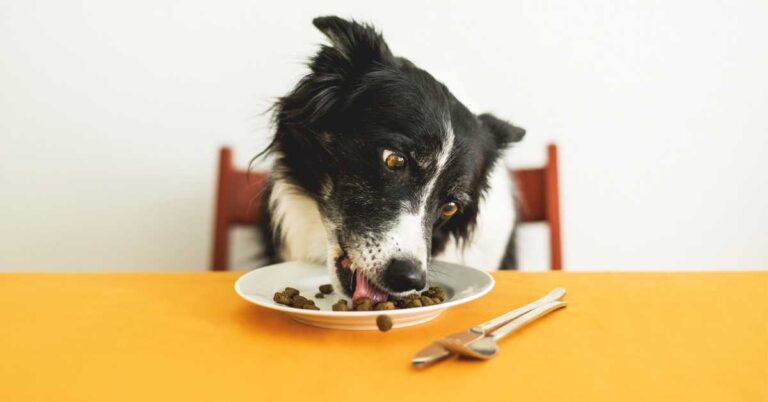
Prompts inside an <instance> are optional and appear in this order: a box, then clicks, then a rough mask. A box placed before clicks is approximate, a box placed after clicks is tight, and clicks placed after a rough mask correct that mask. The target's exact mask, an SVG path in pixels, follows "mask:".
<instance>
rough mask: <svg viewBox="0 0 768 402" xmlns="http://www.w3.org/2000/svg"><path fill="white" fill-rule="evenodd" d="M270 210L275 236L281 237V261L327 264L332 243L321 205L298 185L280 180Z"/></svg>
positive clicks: (270, 203)
mask: <svg viewBox="0 0 768 402" xmlns="http://www.w3.org/2000/svg"><path fill="white" fill-rule="evenodd" d="M269 208H270V212H271V213H272V222H273V226H274V229H275V233H276V235H278V236H280V249H279V253H280V254H279V256H280V258H281V259H283V260H285V261H289V260H302V261H312V262H316V263H319V264H324V263H325V260H326V258H327V254H328V240H327V239H326V235H325V233H326V231H325V227H324V226H323V221H322V219H321V218H320V211H319V210H318V209H317V202H315V200H313V199H312V198H310V197H307V196H306V195H304V194H303V193H302V191H301V189H299V188H298V187H296V186H295V185H293V184H291V183H288V182H286V181H285V180H282V179H280V178H277V179H276V180H275V181H274V182H273V185H272V195H271V197H270V199H269Z"/></svg>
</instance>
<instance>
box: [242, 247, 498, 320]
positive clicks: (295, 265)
mask: <svg viewBox="0 0 768 402" xmlns="http://www.w3.org/2000/svg"><path fill="white" fill-rule="evenodd" d="M427 277H428V280H427V283H428V284H429V286H440V287H442V288H443V289H444V290H445V294H446V297H447V298H446V301H444V302H443V303H440V304H435V305H433V306H426V307H416V308H409V309H402V310H389V311H387V312H386V314H387V315H388V316H390V317H391V318H392V323H393V327H394V328H400V327H407V326H411V325H416V324H421V323H424V322H427V321H429V320H432V319H434V318H435V317H437V316H438V315H440V313H442V312H443V311H444V310H445V309H447V308H450V307H453V306H458V305H460V304H464V303H467V302H469V301H472V300H475V299H477V298H478V297H481V296H483V295H484V294H486V293H488V292H489V291H490V290H491V289H493V284H494V282H493V277H491V275H489V274H488V273H486V272H483V271H480V270H477V269H473V268H469V267H465V266H463V265H456V264H451V263H447V262H441V261H434V262H433V263H432V266H431V267H430V269H429V273H428V275H427ZM326 283H331V282H330V281H329V280H328V270H327V269H326V268H325V267H324V266H320V265H316V264H311V263H307V262H301V261H290V262H284V263H282V264H276V265H270V266H267V267H263V268H258V269H255V270H253V271H251V272H248V273H247V274H245V275H243V276H241V277H240V278H239V279H238V280H237V282H235V291H236V292H237V294H238V295H240V297H242V298H243V299H245V300H248V301H249V302H251V303H255V304H258V305H259V306H262V307H266V308H269V309H272V310H278V311H282V312H284V313H286V314H288V315H289V316H290V317H291V318H293V319H294V320H296V321H298V322H300V323H302V324H307V325H312V326H316V327H322V328H333V329H351V330H365V329H368V330H370V329H377V327H376V317H378V316H379V315H381V314H382V312H381V311H346V312H341V311H338V312H337V311H332V310H331V305H332V304H333V303H336V302H337V301H338V300H339V299H340V298H342V296H341V295H340V294H338V293H336V292H334V293H333V294H330V295H326V296H325V298H323V299H316V298H315V297H314V296H315V294H317V293H318V287H319V286H320V285H323V284H326ZM286 286H290V287H292V288H296V289H298V290H299V291H300V292H301V295H302V296H304V297H306V298H308V299H310V300H314V301H315V304H316V305H317V307H319V308H320V310H319V311H318V310H302V309H297V308H293V307H288V306H284V305H281V304H277V303H275V302H274V301H273V300H272V297H273V296H274V294H275V292H279V291H282V290H283V289H285V287H286ZM344 298H345V299H347V301H349V298H347V297H344Z"/></svg>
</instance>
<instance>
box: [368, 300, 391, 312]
mask: <svg viewBox="0 0 768 402" xmlns="http://www.w3.org/2000/svg"><path fill="white" fill-rule="evenodd" d="M373 309H374V310H394V309H395V303H393V302H391V301H386V302H379V303H376V305H375V306H374V307H373Z"/></svg>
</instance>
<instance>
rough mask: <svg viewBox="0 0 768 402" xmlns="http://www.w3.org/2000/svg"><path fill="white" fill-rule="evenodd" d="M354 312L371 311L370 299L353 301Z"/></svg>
mask: <svg viewBox="0 0 768 402" xmlns="http://www.w3.org/2000/svg"><path fill="white" fill-rule="evenodd" d="M354 304H355V311H371V309H372V308H373V306H372V305H371V299H369V298H367V297H363V298H360V299H359V300H355V303H354Z"/></svg>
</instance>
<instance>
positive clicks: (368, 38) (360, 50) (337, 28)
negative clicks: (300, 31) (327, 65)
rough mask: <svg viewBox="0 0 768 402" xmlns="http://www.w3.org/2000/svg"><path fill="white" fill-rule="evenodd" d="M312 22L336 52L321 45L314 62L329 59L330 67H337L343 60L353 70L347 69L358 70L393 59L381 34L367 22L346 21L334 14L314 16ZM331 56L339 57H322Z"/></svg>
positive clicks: (389, 61) (386, 62)
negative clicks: (329, 41)
mask: <svg viewBox="0 0 768 402" xmlns="http://www.w3.org/2000/svg"><path fill="white" fill-rule="evenodd" d="M312 23H313V24H314V25H315V27H317V29H319V30H320V32H322V33H324V34H325V36H327V37H328V39H330V40H331V43H332V44H333V48H332V49H333V50H335V51H336V52H328V51H327V50H329V49H328V48H324V49H323V50H322V51H321V52H320V53H319V54H318V55H317V58H316V59H315V64H318V63H322V62H324V61H329V62H332V63H333V66H334V67H338V65H339V63H340V62H342V61H343V62H346V63H348V64H347V67H349V68H351V69H352V70H353V71H349V72H355V71H356V72H362V70H364V69H366V68H367V67H370V66H371V65H372V64H374V63H377V64H388V63H391V62H392V61H393V60H394V57H393V56H392V52H391V51H390V50H389V46H387V42H385V41H384V38H383V37H382V35H381V34H380V33H378V32H376V29H374V28H373V27H372V26H370V25H368V24H360V23H358V22H355V21H347V20H345V19H343V18H339V17H336V16H328V17H317V18H315V19H314V20H312ZM334 53H337V54H334ZM333 56H341V60H339V59H335V60H324V58H328V57H330V58H333Z"/></svg>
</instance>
